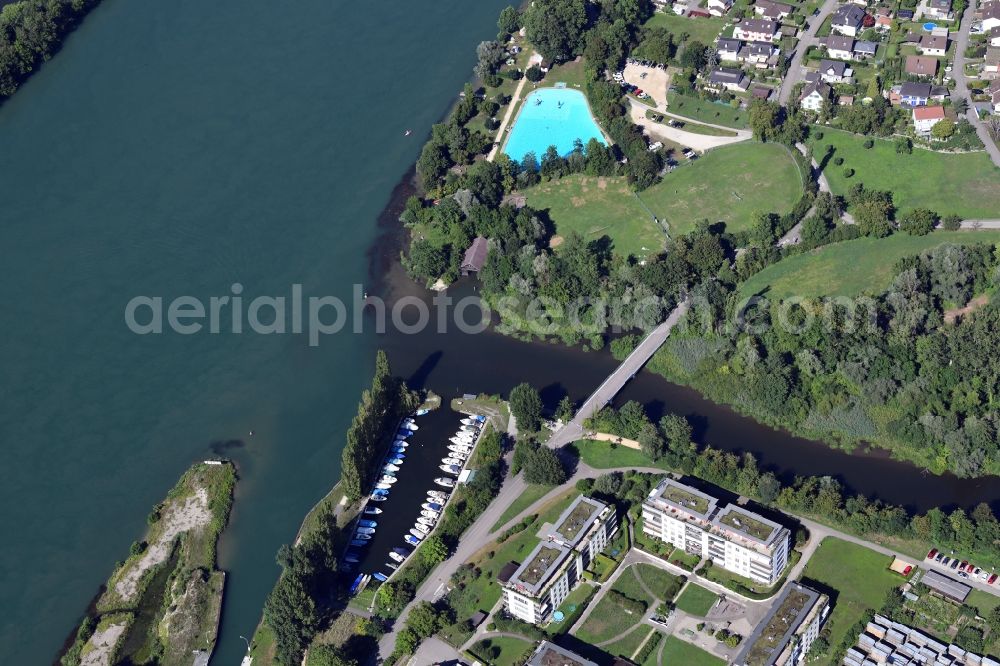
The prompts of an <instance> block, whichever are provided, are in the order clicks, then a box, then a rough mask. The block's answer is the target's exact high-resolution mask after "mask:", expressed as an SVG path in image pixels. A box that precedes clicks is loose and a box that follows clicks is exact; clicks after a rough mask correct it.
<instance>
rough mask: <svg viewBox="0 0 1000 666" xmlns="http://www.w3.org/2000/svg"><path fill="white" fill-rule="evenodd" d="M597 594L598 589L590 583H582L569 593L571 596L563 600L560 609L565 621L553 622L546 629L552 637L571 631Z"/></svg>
mask: <svg viewBox="0 0 1000 666" xmlns="http://www.w3.org/2000/svg"><path fill="white" fill-rule="evenodd" d="M596 592H597V587H595V586H594V585H591V584H590V583H581V584H580V585H578V586H577V588H576V589H575V590H573V591H572V592H570V593H569V596H567V597H566V599H565V600H563V602H562V605H560V606H559V608H558V610H559V611H560V612H561V613H562V614H563V619H562V620H561V621H558V622H557V621H556V620H552V621H551V622H549V624H548V625H547V626H546V627H545V630H546V631H547V632H549V634H550V635H552V636H558V635H559V634H563V633H566V632H567V631H569V630H570V627H572V626H573V625H574V624H576V621H577V620H578V619H580V616H581V615H582V614H583V611H584V610H585V609H586V608H587V606H588V604H589V603H590V598H591V597H593V596H594V594H595V593H596Z"/></svg>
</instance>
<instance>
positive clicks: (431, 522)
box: [417, 516, 434, 529]
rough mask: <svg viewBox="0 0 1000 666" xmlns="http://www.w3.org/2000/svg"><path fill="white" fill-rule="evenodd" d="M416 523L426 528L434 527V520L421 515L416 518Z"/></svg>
mask: <svg viewBox="0 0 1000 666" xmlns="http://www.w3.org/2000/svg"><path fill="white" fill-rule="evenodd" d="M417 525H425V526H427V529H430V528H432V527H434V520H433V519H432V518H424V517H423V516H420V517H419V518H417Z"/></svg>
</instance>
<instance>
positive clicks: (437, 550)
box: [420, 535, 448, 566]
mask: <svg viewBox="0 0 1000 666" xmlns="http://www.w3.org/2000/svg"><path fill="white" fill-rule="evenodd" d="M420 559H421V560H423V561H424V562H426V563H427V564H429V565H431V566H436V565H438V564H440V563H442V562H444V561H445V560H446V559H448V547H447V546H446V545H444V541H442V540H441V537H439V536H436V535H435V536H431V537H428V538H427V539H426V540H425V541H424V542H423V544H421V545H420Z"/></svg>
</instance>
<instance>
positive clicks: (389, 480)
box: [379, 474, 399, 486]
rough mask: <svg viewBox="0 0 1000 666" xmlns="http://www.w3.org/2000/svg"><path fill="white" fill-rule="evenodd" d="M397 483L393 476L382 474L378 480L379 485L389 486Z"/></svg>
mask: <svg viewBox="0 0 1000 666" xmlns="http://www.w3.org/2000/svg"><path fill="white" fill-rule="evenodd" d="M397 481H399V479H397V478H396V477H394V476H390V475H389V474H384V475H382V478H381V479H379V483H388V484H389V485H390V486H391V485H392V484H394V483H396V482H397Z"/></svg>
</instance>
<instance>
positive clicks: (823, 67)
mask: <svg viewBox="0 0 1000 666" xmlns="http://www.w3.org/2000/svg"><path fill="white" fill-rule="evenodd" d="M852 76H854V70H853V69H851V68H850V67H848V66H847V63H846V62H841V61H840V60H821V61H820V63H819V77H820V78H821V79H822V80H824V81H826V82H827V83H850V82H851V77H852Z"/></svg>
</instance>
